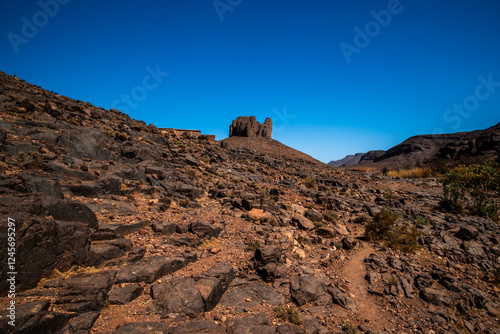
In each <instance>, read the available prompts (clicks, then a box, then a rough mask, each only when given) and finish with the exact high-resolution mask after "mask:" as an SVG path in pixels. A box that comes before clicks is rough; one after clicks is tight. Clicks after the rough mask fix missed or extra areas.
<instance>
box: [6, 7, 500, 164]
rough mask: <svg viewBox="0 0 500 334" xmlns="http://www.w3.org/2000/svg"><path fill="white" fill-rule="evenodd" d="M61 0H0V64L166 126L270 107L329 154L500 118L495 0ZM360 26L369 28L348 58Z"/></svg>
mask: <svg viewBox="0 0 500 334" xmlns="http://www.w3.org/2000/svg"><path fill="white" fill-rule="evenodd" d="M55 1H56V0H42V1H41V3H48V4H50V3H52V6H49V7H47V8H48V9H47V8H46V9H45V10H46V11H49V12H50V13H49V14H51V15H48V14H44V12H43V10H44V9H43V7H44V6H42V5H41V4H40V3H39V2H38V1H24V0H0V70H1V71H4V72H6V73H8V74H16V75H18V76H19V77H20V78H22V79H25V80H26V81H28V82H31V83H34V84H36V85H39V86H42V87H43V88H46V89H48V90H53V91H55V92H58V93H59V94H63V95H67V96H69V97H72V98H75V99H79V100H83V101H88V102H91V103H93V104H94V105H97V106H101V107H104V108H106V109H109V108H111V107H112V106H115V107H117V108H118V109H121V110H123V111H126V110H124V109H128V113H129V114H130V116H131V117H133V118H136V119H142V120H144V121H146V122H147V123H153V124H155V125H156V126H158V127H174V128H189V129H200V130H202V132H203V133H206V134H215V135H217V139H223V138H225V137H227V135H228V127H229V124H230V123H231V120H232V119H234V118H236V117H237V116H240V115H255V116H257V119H258V120H259V121H261V122H263V121H264V120H265V118H266V117H271V118H272V119H273V121H274V125H275V132H274V134H273V137H274V138H275V139H277V140H280V141H281V142H283V143H285V144H287V145H289V146H292V147H294V148H297V149H299V150H302V151H304V152H306V153H308V154H311V155H312V156H314V157H315V158H317V159H319V160H322V161H324V162H328V161H330V160H332V159H339V158H342V157H344V156H345V155H347V154H353V153H356V152H366V151H368V150H372V149H388V148H389V147H391V146H393V145H395V144H397V143H399V142H401V141H403V140H404V139H406V138H408V137H410V136H412V135H416V134H424V133H440V132H441V133H442V132H457V131H469V130H474V129H482V128H487V127H490V126H492V125H494V124H497V123H498V122H500V117H499V115H500V113H499V111H500V1H494V0H475V1H472V0H470V1H464V0H439V1H435V0H413V1H410V0H401V1H400V3H399V5H397V3H398V1H396V0H391V1H385V0H384V1H378V0H364V1H361V0H300V1H299V0H282V1H272V0H271V1H269V0H268V1H264V0H217V2H215V3H216V4H218V6H219V12H218V11H217V9H216V8H215V6H214V1H213V0H162V1H152V0H142V1H123V0H120V1H119V0H113V1H111V0H110V1H95V0H85V1H83V0H59V2H57V3H58V4H59V5H58V7H59V8H55V7H54V6H53V4H54V3H55ZM61 3H64V4H61ZM231 4H232V5H231ZM223 6H226V9H227V10H226V11H224V8H223ZM388 9H390V10H391V11H392V13H391V12H389V13H390V22H387V21H388V18H387V15H385V16H384V15H383V14H380V15H381V18H382V19H385V20H386V21H385V22H383V23H384V24H383V25H384V26H382V25H381V24H379V23H376V24H374V22H371V21H374V20H375V19H374V17H373V15H372V14H371V12H372V11H374V12H376V13H380V11H382V10H384V11H386V12H385V13H387V11H388ZM223 11H224V12H223ZM383 13H384V12H383ZM219 14H220V15H219ZM26 22H28V23H26ZM33 23H35V24H37V25H38V26H39V27H36V26H35V28H36V29H37V30H38V31H33V30H31V31H30V29H29V25H31V24H33ZM355 27H358V28H359V30H361V31H362V32H365V33H366V28H368V29H369V35H371V36H372V37H370V36H368V38H370V41H369V43H367V41H366V40H362V38H358V40H357V42H358V44H357V46H358V48H357V50H356V52H355V53H352V54H351V55H350V62H348V61H347V59H346V57H345V56H344V53H343V51H342V48H341V46H340V45H341V43H345V44H342V45H344V47H345V46H346V45H347V44H349V45H351V46H352V47H356V44H355V36H356V35H357V32H356V31H355ZM370 29H371V30H370ZM359 30H358V31H359ZM23 34H24V35H23ZM16 51H17V52H16ZM148 67H149V70H148V69H147V68H148ZM156 69H158V70H159V71H160V72H161V73H162V74H161V75H160V76H159V77H158V78H159V81H161V82H158V83H157V82H156V81H155V80H154V79H153V78H152V77H148V74H149V72H150V71H152V70H156ZM167 72H168V73H169V75H168V76H166V74H165V73H167ZM480 76H482V77H483V78H484V80H486V81H488V80H490V81H493V82H494V84H493V85H490V86H489V89H490V90H488V88H487V87H479V88H478V86H479V85H481V84H482V81H481V80H480V79H478V78H479V77H480ZM145 78H146V82H145V83H144V79H145ZM145 87H146V88H148V90H146V88H145ZM476 88H478V89H479V90H478V91H477V92H476ZM144 92H146V94H147V96H144ZM131 93H134V96H135V99H134V98H131V100H130V102H131V103H133V107H130V105H129V106H128V107H127V105H126V103H124V102H123V100H122V101H121V99H122V96H124V95H130V94H131ZM464 102H465V103H466V104H467V105H468V109H469V110H470V112H469V111H467V110H466V109H463V111H462V112H461V113H460V112H459V111H458V109H457V110H454V108H453V106H454V104H463V103H464ZM124 107H126V108H124ZM448 109H450V110H449V111H447V110H448Z"/></svg>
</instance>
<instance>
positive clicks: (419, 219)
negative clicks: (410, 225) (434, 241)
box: [412, 216, 430, 226]
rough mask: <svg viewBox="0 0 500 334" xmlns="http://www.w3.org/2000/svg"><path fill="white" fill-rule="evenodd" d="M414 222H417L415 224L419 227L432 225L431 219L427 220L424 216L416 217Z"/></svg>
mask: <svg viewBox="0 0 500 334" xmlns="http://www.w3.org/2000/svg"><path fill="white" fill-rule="evenodd" d="M412 220H413V221H414V222H415V224H417V226H429V225H430V221H429V218H425V217H422V216H417V217H414V218H413V219H412Z"/></svg>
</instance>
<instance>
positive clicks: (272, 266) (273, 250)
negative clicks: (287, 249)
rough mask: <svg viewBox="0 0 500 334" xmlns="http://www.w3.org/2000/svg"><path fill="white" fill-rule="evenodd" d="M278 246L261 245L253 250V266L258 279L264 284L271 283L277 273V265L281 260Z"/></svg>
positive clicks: (280, 251) (280, 250)
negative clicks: (264, 282)
mask: <svg viewBox="0 0 500 334" xmlns="http://www.w3.org/2000/svg"><path fill="white" fill-rule="evenodd" d="M281 253H282V249H281V247H280V246H272V245H262V246H259V247H258V248H257V249H256V250H255V254H254V258H253V262H254V263H253V265H254V269H255V270H256V271H257V273H258V274H259V276H260V277H262V279H263V280H264V281H266V282H272V281H274V279H275V278H276V276H277V273H278V263H279V262H280V260H281Z"/></svg>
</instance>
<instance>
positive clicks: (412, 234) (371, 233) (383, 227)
mask: <svg viewBox="0 0 500 334" xmlns="http://www.w3.org/2000/svg"><path fill="white" fill-rule="evenodd" d="M398 220H399V215H398V214H397V213H395V212H392V211H390V210H389V209H387V208H383V209H382V211H380V212H378V213H376V214H375V215H374V216H373V220H372V221H371V222H368V223H367V224H366V228H365V237H366V238H367V239H368V240H370V241H373V242H378V243H384V244H385V245H387V246H388V247H390V248H393V249H398V250H400V251H403V252H405V253H413V252H415V251H416V250H417V249H418V242H417V239H418V237H419V236H420V232H419V231H418V230H417V228H416V227H415V226H412V225H408V224H400V225H397V224H396V223H397V221H398Z"/></svg>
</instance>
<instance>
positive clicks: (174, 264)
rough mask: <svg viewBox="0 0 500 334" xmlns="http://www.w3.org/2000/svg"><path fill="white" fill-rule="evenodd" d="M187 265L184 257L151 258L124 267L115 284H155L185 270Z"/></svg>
mask: <svg viewBox="0 0 500 334" xmlns="http://www.w3.org/2000/svg"><path fill="white" fill-rule="evenodd" d="M187 263H188V262H187V261H186V259H185V258H184V257H183V256H175V257H165V256H149V257H146V258H144V259H142V260H141V261H139V262H136V263H133V264H129V265H127V266H125V267H123V268H122V270H120V272H119V273H118V275H117V277H116V282H115V283H116V284H118V283H138V282H146V283H153V282H154V281H156V280H157V279H158V278H160V277H162V276H164V275H168V274H171V273H173V272H175V271H177V270H179V269H182V268H184V267H185V266H186V265H187Z"/></svg>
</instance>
